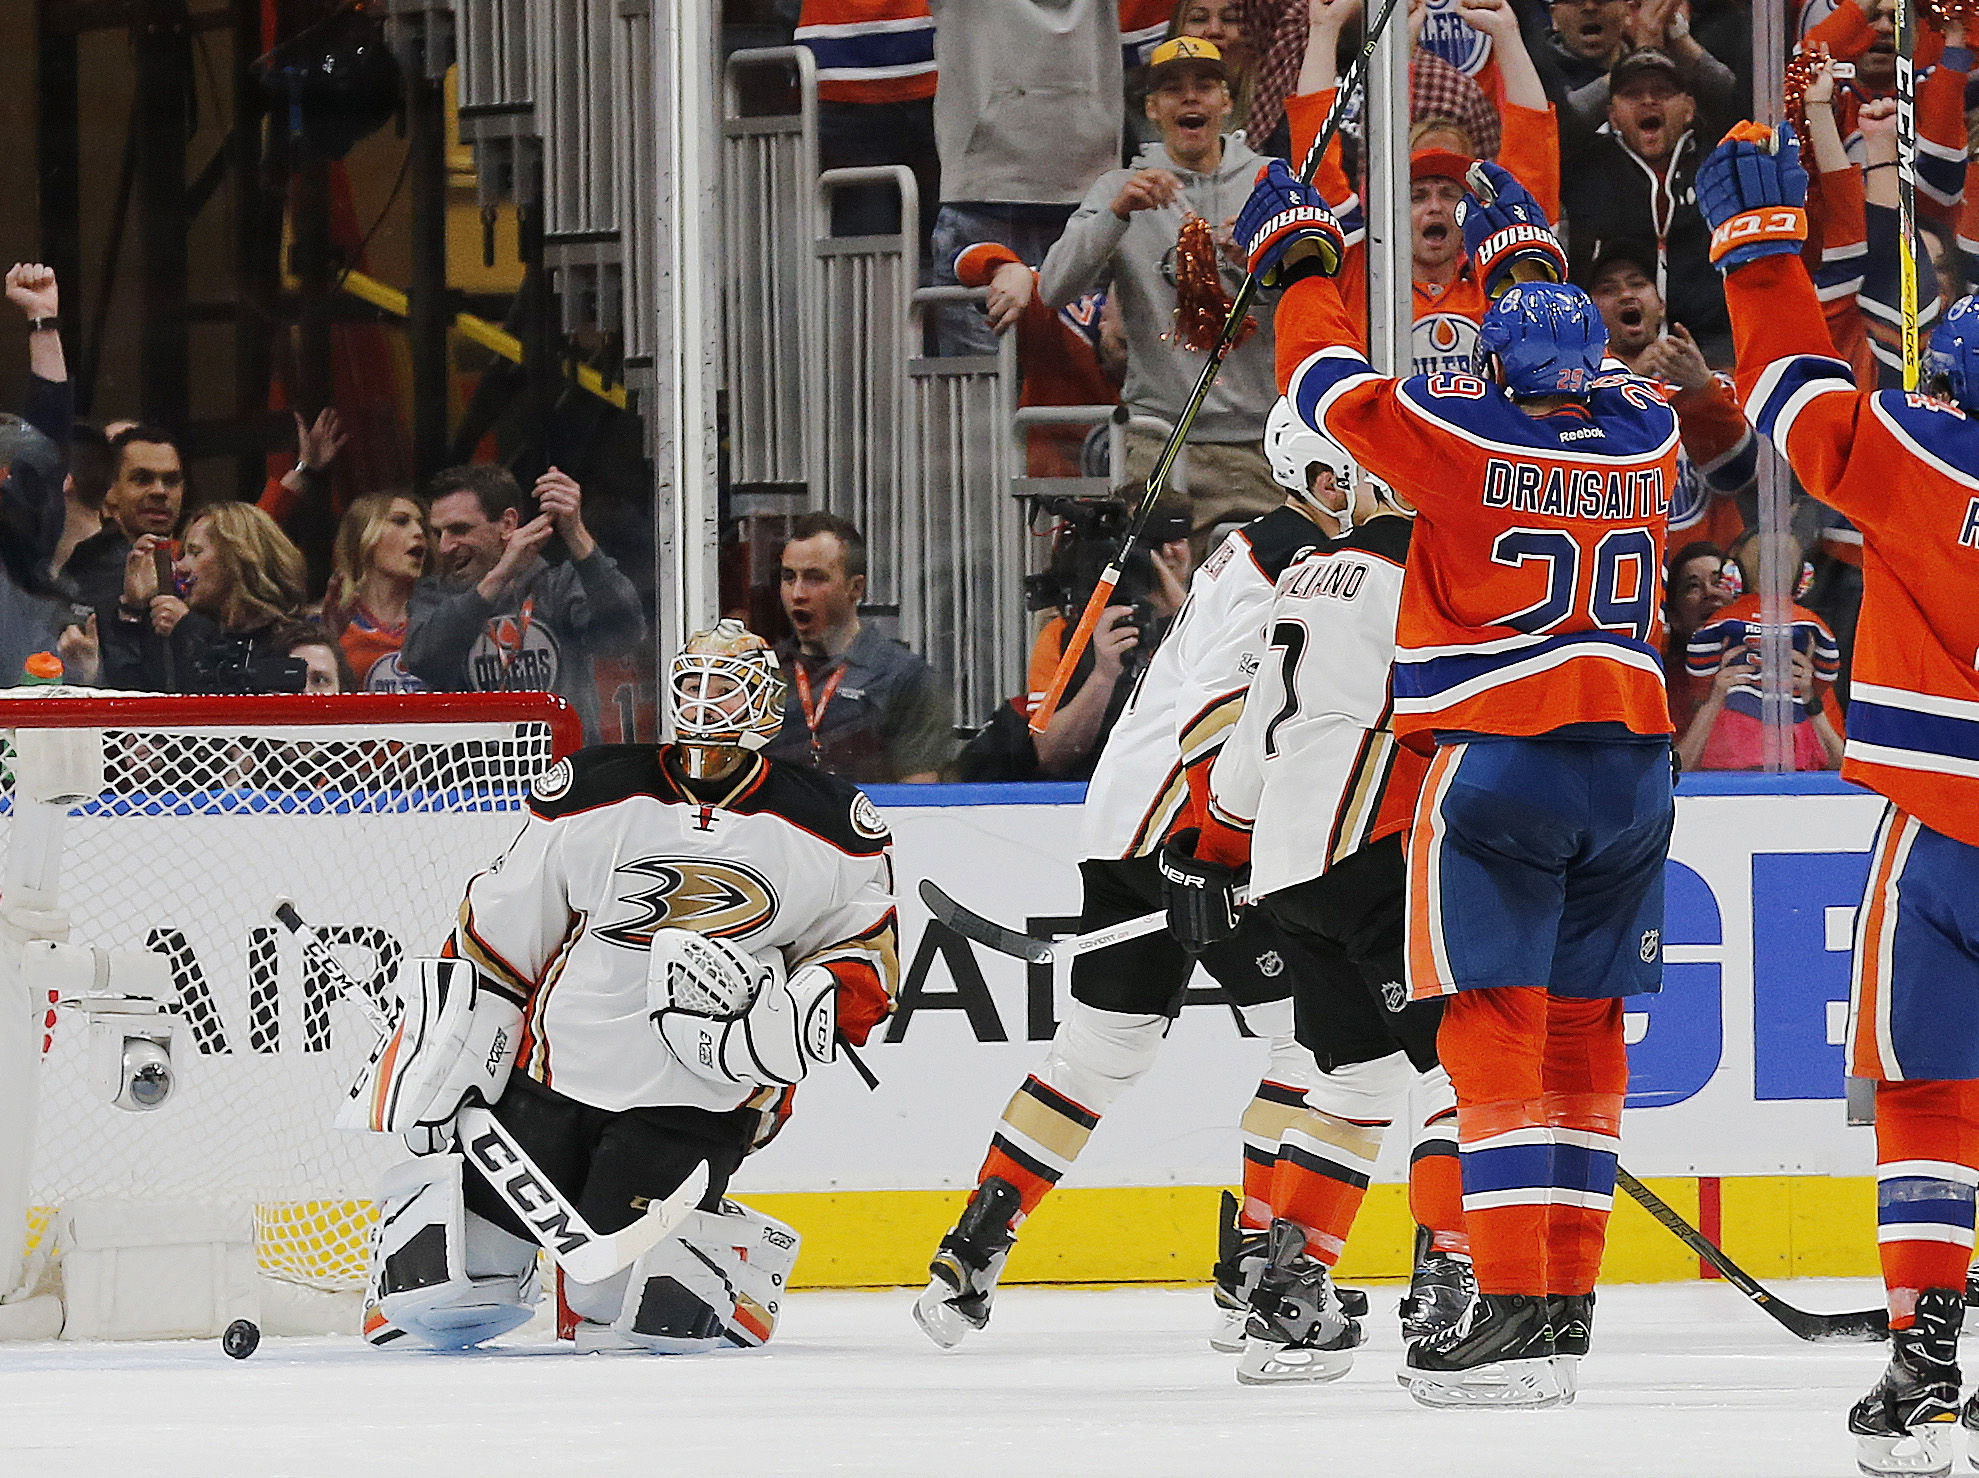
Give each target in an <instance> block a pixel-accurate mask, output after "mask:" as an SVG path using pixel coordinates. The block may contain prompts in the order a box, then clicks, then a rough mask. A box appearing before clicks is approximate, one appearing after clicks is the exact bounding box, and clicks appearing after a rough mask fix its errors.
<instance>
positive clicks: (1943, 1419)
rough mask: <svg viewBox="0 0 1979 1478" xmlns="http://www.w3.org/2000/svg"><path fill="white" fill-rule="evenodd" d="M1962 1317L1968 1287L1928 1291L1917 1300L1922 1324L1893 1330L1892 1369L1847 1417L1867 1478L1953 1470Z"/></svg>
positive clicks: (1957, 1416)
mask: <svg viewBox="0 0 1979 1478" xmlns="http://www.w3.org/2000/svg"><path fill="white" fill-rule="evenodd" d="M1964 1319H1965V1290H1964V1289H1962V1288H1927V1289H1925V1290H1924V1291H1923V1292H1922V1293H1920V1294H1918V1295H1917V1322H1916V1323H1915V1324H1913V1325H1912V1326H1911V1327H1910V1328H1908V1329H1896V1330H1892V1331H1891V1332H1890V1344H1891V1346H1892V1348H1891V1351H1890V1363H1889V1365H1888V1367H1886V1368H1885V1369H1884V1371H1883V1375H1882V1378H1881V1379H1880V1380H1878V1381H1877V1382H1876V1384H1875V1386H1874V1387H1873V1388H1872V1389H1871V1390H1870V1392H1869V1394H1868V1395H1867V1396H1864V1397H1863V1398H1862V1399H1861V1400H1860V1401H1858V1402H1856V1403H1855V1406H1854V1408H1853V1409H1851V1410H1850V1412H1849V1414H1848V1429H1849V1431H1850V1432H1852V1433H1854V1434H1855V1465H1856V1466H1857V1467H1858V1468H1860V1469H1861V1470H1862V1471H1863V1472H1864V1473H1866V1474H1868V1475H1869V1478H1888V1475H1902V1474H1930V1475H1941V1474H1946V1473H1949V1472H1951V1470H1952V1458H1953V1445H1954V1444H1953V1441H1952V1437H1953V1433H1954V1432H1956V1431H1957V1430H1958V1426H1959V1424H1960V1414H1959V1407H1958V1384H1959V1375H1958V1330H1959V1325H1960V1324H1961V1323H1963V1322H1964Z"/></svg>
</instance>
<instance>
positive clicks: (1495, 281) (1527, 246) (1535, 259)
mask: <svg viewBox="0 0 1979 1478" xmlns="http://www.w3.org/2000/svg"><path fill="white" fill-rule="evenodd" d="M1468 178H1469V183H1470V190H1469V192H1468V193H1466V194H1465V196H1464V198H1463V199H1462V200H1460V201H1458V202H1457V224H1458V225H1459V226H1461V227H1462V228H1463V232H1464V250H1466V251H1467V252H1469V253H1470V259H1471V270H1472V271H1474V272H1475V273H1476V274H1477V279H1478V281H1479V282H1482V283H1483V284H1484V295H1485V296H1486V297H1487V298H1490V299H1492V300H1493V301H1496V299H1497V297H1498V295H1499V294H1500V293H1502V292H1504V290H1505V289H1506V288H1508V287H1510V286H1511V285H1512V284H1513V283H1515V282H1565V281H1566V280H1567V254H1566V253H1565V252H1563V251H1562V250H1560V239H1559V238H1558V237H1557V236H1555V235H1554V234H1553V228H1552V226H1551V224H1550V223H1549V222H1548V221H1547V219H1546V212H1545V211H1544V210H1543V209H1541V208H1540V204H1539V202H1538V201H1537V200H1535V199H1533V196H1532V192H1531V191H1530V190H1528V189H1526V187H1525V186H1524V185H1521V184H1520V183H1519V182H1518V178H1517V177H1516V176H1515V175H1513V173H1512V172H1511V171H1510V170H1509V169H1506V168H1504V167H1503V166H1502V165H1497V164H1490V163H1478V164H1474V165H1472V166H1471V170H1470V175H1469V177H1468Z"/></svg>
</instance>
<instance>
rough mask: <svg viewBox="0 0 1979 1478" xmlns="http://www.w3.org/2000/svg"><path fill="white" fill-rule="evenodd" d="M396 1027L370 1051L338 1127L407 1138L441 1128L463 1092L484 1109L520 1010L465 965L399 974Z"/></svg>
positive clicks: (420, 962) (515, 1041)
mask: <svg viewBox="0 0 1979 1478" xmlns="http://www.w3.org/2000/svg"><path fill="white" fill-rule="evenodd" d="M395 985H396V988H397V990H398V993H399V1019H398V1024H397V1026H396V1027H395V1028H394V1029H393V1030H392V1031H391V1033H390V1034H388V1035H387V1036H386V1037H385V1039H384V1040H383V1041H381V1042H380V1043H379V1044H378V1046H377V1047H376V1048H374V1049H373V1051H372V1053H371V1059H370V1061H368V1062H367V1063H366V1064H365V1066H364V1071H363V1072H362V1073H361V1074H360V1075H359V1077H358V1080H357V1082H356V1084H355V1085H353V1087H352V1088H351V1090H350V1094H349V1096H348V1098H347V1100H346V1102H345V1104H344V1107H343V1110H342V1111H341V1112H340V1113H339V1114H338V1116H337V1127H338V1128H340V1129H369V1130H372V1131H374V1132H376V1133H380V1134H413V1133H419V1132H422V1131H430V1130H432V1129H434V1128H436V1127H438V1126H442V1125H444V1124H446V1122H447V1121H448V1120H450V1119H452V1118H453V1116H454V1114H455V1113H456V1112H457V1111H458V1110H459V1108H460V1105H461V1101H462V1100H463V1099H465V1098H466V1097H467V1095H468V1094H469V1093H470V1092H478V1093H479V1094H480V1095H481V1097H482V1099H483V1100H485V1101H486V1102H488V1103H490V1104H492V1103H494V1102H496V1101H497V1100H498V1099H499V1098H500V1097H501V1096H502V1090H503V1089H504V1088H505V1087H506V1086H507V1085H508V1077H509V1069H510V1068H512V1067H514V1066H515V1057H516V1050H517V1048H518V1047H519V1046H520V1045H521V1041H522V1030H521V1028H522V1009H521V1008H520V1007H519V1006H517V1005H516V1004H515V1003H514V1002H513V1001H511V1000H509V999H508V998H507V997H505V996H501V995H497V994H496V993H495V992H494V991H492V990H490V989H489V988H488V987H487V984H486V983H485V982H484V981H483V980H482V979H481V978H480V975H479V973H478V972H477V971H476V970H475V968H474V967H473V966H472V965H471V964H469V963H468V962H467V961H466V960H455V959H438V958H414V959H408V960H406V961H405V962H404V963H403V964H402V965H401V966H400V968H399V973H398V979H397V980H396V982H395Z"/></svg>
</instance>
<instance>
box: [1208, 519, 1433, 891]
mask: <svg viewBox="0 0 1979 1478" xmlns="http://www.w3.org/2000/svg"><path fill="white" fill-rule="evenodd" d="M1412 527H1413V526H1412V525H1411V523H1410V521H1409V520H1408V519H1406V518H1399V517H1383V518H1374V519H1369V520H1368V521H1367V522H1365V523H1362V524H1360V525H1358V526H1356V527H1355V529H1354V530H1353V532H1352V533H1350V534H1348V535H1347V536H1346V537H1345V538H1344V539H1341V540H1339V541H1337V542H1335V543H1332V544H1329V545H1327V546H1325V547H1323V548H1319V549H1314V550H1310V551H1308V552H1307V553H1305V554H1304V555H1302V556H1301V557H1300V558H1299V559H1297V560H1295V561H1293V563H1292V564H1291V565H1289V566H1287V568H1286V569H1285V571H1284V572H1283V573H1282V574H1281V575H1280V576H1279V577H1278V582H1277V588H1276V589H1275V591H1274V592H1273V594H1272V598H1271V601H1270V603H1269V606H1268V608H1267V610H1266V612H1265V615H1264V617H1263V618H1262V619H1261V620H1259V621H1257V622H1255V623H1253V624H1252V625H1251V626H1250V628H1249V629H1250V630H1251V631H1252V633H1253V635H1254V645H1253V646H1252V647H1251V648H1250V653H1251V656H1252V658H1253V659H1254V661H1255V663H1256V666H1257V676H1256V677H1255V678H1254V679H1253V680H1252V683H1251V694H1250V698H1249V700H1248V702H1246V704H1245V705H1244V711H1243V714H1242V716H1241V717H1240V718H1239V719H1238V721H1237V724H1236V727H1235V729H1234V731H1233V732H1232V733H1231V734H1230V736H1229V738H1228V739H1227V740H1226V741H1225V743H1224V745H1223V750H1222V753H1221V754H1219V755H1218V756H1217V760H1216V764H1215V766H1214V768H1212V769H1211V771H1210V774H1209V813H1210V817H1211V820H1212V821H1213V822H1215V823H1216V824H1218V825H1222V826H1227V827H1231V828H1233V829H1235V830H1237V831H1242V832H1249V833H1250V836H1251V844H1250V857H1251V892H1252V894H1253V895H1254V896H1258V897H1262V896H1263V895H1265V894H1268V893H1276V892H1278V891H1279V890H1280V889H1283V888H1288V887H1291V886H1292V885H1294V884H1296V883H1302V882H1305V881H1306V880H1307V879H1309V878H1314V877H1317V876H1319V875H1320V874H1321V873H1323V872H1325V871H1326V870H1327V869H1328V868H1329V867H1331V866H1332V865H1333V864H1334V863H1336V862H1339V861H1340V860H1342V859H1343V858H1345V857H1348V856H1350V855H1351V854H1352V853H1354V852H1356V851H1358V850H1360V848H1362V847H1363V846H1365V845H1366V844H1367V843H1368V842H1370V841H1372V840H1374V839H1375V838H1376V837H1378V836H1383V835H1386V834H1387V833H1388V832H1390V831H1397V830H1400V829H1401V828H1402V827H1403V826H1406V825H1407V823H1408V818H1409V815H1410V812H1411V811H1412V810H1413V808H1414V805H1415V795H1416V791H1417V790H1418V789H1419V788H1420V786H1421V780H1422V773H1423V762H1422V761H1421V759H1420V758H1419V757H1417V756H1415V755H1412V754H1411V753H1409V752H1408V751H1406V750H1403V749H1401V748H1400V747H1399V746H1398V745H1397V743H1396V739H1395V735H1394V734H1393V732H1392V731H1391V730H1390V728H1389V720H1390V717H1391V714H1392V703H1391V699H1390V695H1389V684H1388V673H1389V668H1390V667H1391V666H1392V665H1393V664H1394V660H1395V618H1396V615H1397V613H1398V612H1399V611H1400V609H1401V604H1402V567H1403V564H1404V562H1405V561H1406V559H1407V558H1408V548H1409V535H1410V532H1411V529H1412Z"/></svg>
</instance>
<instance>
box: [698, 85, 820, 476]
mask: <svg viewBox="0 0 1979 1478" xmlns="http://www.w3.org/2000/svg"><path fill="white" fill-rule="evenodd" d="M766 67H776V68H788V69H789V70H790V72H791V73H792V75H793V76H794V79H795V83H796V94H797V111H796V112H794V113H770V114H752V113H745V112H744V111H743V109H744V107H745V103H744V99H743V93H742V87H741V79H742V76H743V74H744V73H745V72H748V71H750V70H751V69H762V68H766ZM817 178H818V82H817V65H816V63H815V62H814V61H813V59H812V56H811V50H810V48H809V47H805V46H769V47H759V48H757V49H754V50H750V51H738V52H736V53H735V54H734V55H733V56H731V57H730V58H729V59H728V65H727V67H726V68H725V69H724V71H723V76H722V135H721V192H722V240H723V243H724V246H723V256H724V259H725V273H724V276H723V279H722V335H723V348H724V349H725V351H726V353H725V356H724V361H723V362H724V370H723V374H724V382H723V383H724V386H725V389H726V392H727V405H728V444H729V480H730V482H731V483H732V484H737V485H744V486H749V485H760V484H766V483H767V484H796V483H803V482H806V481H809V480H811V479H812V478H814V477H815V476H816V466H817V464H816V463H815V462H814V461H812V460H811V455H812V452H813V451H814V449H815V443H816V438H815V436H814V435H813V428H812V426H811V422H812V421H813V420H814V419H816V416H817V408H818V407H819V406H820V405H821V404H823V402H820V401H818V400H816V399H811V398H808V397H807V393H806V392H807V381H808V379H809V377H810V376H811V375H812V374H813V372H814V370H815V367H816V365H817V361H818V349H817V342H818V334H819V308H818V305H819V298H818V291H819V273H818V266H817V262H816V259H815V257H814V255H813V252H812V239H813V234H814V229H815V227H814V220H815V217H814V214H813V212H814V203H813V198H812V197H813V195H814V194H815V192H816V189H817V185H816V180H817Z"/></svg>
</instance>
